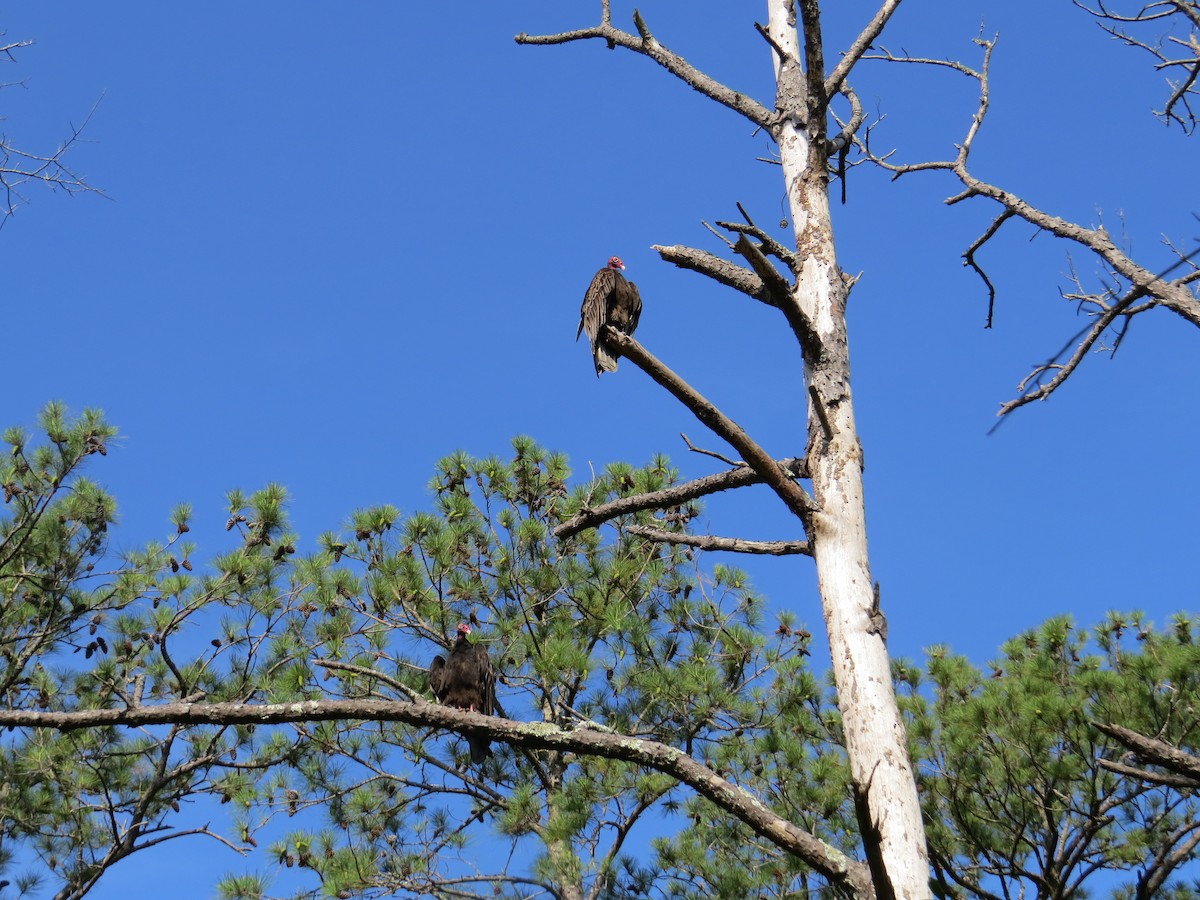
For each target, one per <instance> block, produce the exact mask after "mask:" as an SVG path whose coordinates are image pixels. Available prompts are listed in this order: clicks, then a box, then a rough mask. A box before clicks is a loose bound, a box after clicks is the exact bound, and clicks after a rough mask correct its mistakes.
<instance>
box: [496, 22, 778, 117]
mask: <svg viewBox="0 0 1200 900" xmlns="http://www.w3.org/2000/svg"><path fill="white" fill-rule="evenodd" d="M600 6H601V12H600V24H599V25H594V26H592V27H591V28H578V29H576V30H574V31H563V32H560V33H558V34H525V33H524V32H522V33H521V34H518V35H517V36H516V42H517V43H518V44H568V43H571V42H573V41H586V40H595V39H599V40H602V41H605V42H606V43H607V44H608V46H609V49H613V48H616V47H623V48H624V49H626V50H632V51H633V52H634V53H637V54H640V55H641V56H646V57H649V58H650V59H652V60H654V61H655V62H656V63H658V64H659V65H660V66H662V67H663V68H664V69H666V70H667V71H668V72H670V73H671V74H672V75H674V76H675V77H676V78H678V79H679V80H680V81H682V82H683V83H684V84H686V85H688V87H690V88H692V89H693V90H696V91H699V92H700V93H701V94H703V95H704V96H706V97H708V98H710V99H712V100H715V101H717V102H718V103H720V104H721V105H722V106H725V107H728V108H729V109H731V110H733V111H734V112H736V113H739V114H740V115H742V116H744V117H746V118H747V119H749V120H750V121H751V122H753V123H754V124H755V125H757V126H759V127H760V128H764V129H767V130H770V127H771V123H772V114H771V112H770V110H768V109H767V108H766V107H765V106H763V105H762V104H761V103H759V102H758V101H757V100H755V99H754V98H752V97H748V96H746V95H745V94H743V93H741V92H740V91H735V90H733V89H732V88H730V87H728V86H727V85H724V84H721V82H719V81H717V80H716V79H715V78H712V77H711V76H709V75H706V74H705V73H704V72H701V71H700V70H699V69H697V68H696V67H695V66H693V65H691V64H690V63H689V62H688V61H687V60H686V59H684V58H683V57H682V56H680V55H679V54H677V53H673V52H672V51H670V50H668V49H667V48H666V47H664V46H663V45H662V44H660V43H659V42H658V40H657V39H656V38H655V37H654V35H652V34H651V33H650V29H649V28H648V27H647V25H646V22H645V20H644V19H643V18H642V16H641V14H640V13H638V12H636V11H635V12H634V15H633V19H634V26H635V27H636V28H637V30H638V33H637V34H631V33H630V32H628V31H622V30H621V29H620V28H617V27H615V26H614V25H613V24H612V10H611V8H610V4H609V0H601V3H600Z"/></svg>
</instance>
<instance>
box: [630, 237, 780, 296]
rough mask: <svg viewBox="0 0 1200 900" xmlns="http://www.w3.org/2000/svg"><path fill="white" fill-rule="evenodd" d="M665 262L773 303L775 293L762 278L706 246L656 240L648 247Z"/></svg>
mask: <svg viewBox="0 0 1200 900" xmlns="http://www.w3.org/2000/svg"><path fill="white" fill-rule="evenodd" d="M650 249H651V250H654V251H655V252H657V253H658V255H659V256H661V257H662V258H663V260H664V261H665V262H669V263H673V264H674V265H676V266H679V268H681V269H691V270H692V271H693V272H699V273H700V274H701V275H707V276H708V277H709V278H711V279H712V280H713V281H715V282H717V283H718V284H723V285H725V286H726V287H731V288H733V289H734V290H736V291H741V292H742V293H743V294H745V295H746V296H747V297H753V298H754V299H755V300H757V301H758V302H759V303H765V304H766V305H767V306H775V305H776V304H775V297H774V296H773V295H772V294H771V292H770V291H769V290H767V287H766V285H764V284H763V282H762V279H761V278H759V277H758V276H757V275H756V274H754V272H752V271H750V270H749V269H744V268H742V267H741V266H739V265H737V264H736V263H731V262H730V261H729V260H727V259H721V257H719V256H714V255H713V254H711V253H709V252H708V251H707V250H697V249H696V248H694V247H683V246H680V245H678V244H677V245H675V246H673V247H664V246H662V245H660V244H655V245H653V246H652V247H651V248H650Z"/></svg>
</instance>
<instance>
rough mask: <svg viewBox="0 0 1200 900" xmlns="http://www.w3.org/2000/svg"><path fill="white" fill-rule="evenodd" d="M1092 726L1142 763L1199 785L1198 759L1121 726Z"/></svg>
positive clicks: (1199, 758) (1165, 743)
mask: <svg viewBox="0 0 1200 900" xmlns="http://www.w3.org/2000/svg"><path fill="white" fill-rule="evenodd" d="M1092 726H1093V727H1094V728H1096V729H1098V730H1099V731H1101V732H1102V733H1104V734H1106V735H1108V736H1109V737H1110V738H1113V739H1114V740H1116V741H1119V742H1120V743H1122V744H1124V745H1125V746H1126V747H1127V748H1128V749H1129V750H1130V752H1132V753H1133V755H1134V756H1136V757H1137V758H1138V759H1140V760H1142V761H1143V762H1148V763H1152V764H1153V765H1156V766H1162V767H1163V768H1164V769H1166V770H1167V771H1168V772H1173V773H1174V774H1176V775H1180V776H1182V777H1184V778H1190V779H1191V780H1192V783H1193V784H1200V757H1196V756H1193V755H1192V754H1190V753H1185V752H1183V751H1182V750H1180V749H1179V748H1178V747H1174V746H1172V745H1171V744H1168V743H1167V742H1166V741H1160V740H1158V739H1157V738H1152V737H1147V736H1146V735H1144V734H1139V733H1138V732H1136V731H1133V730H1131V729H1129V728H1125V727H1123V726H1121V725H1114V724H1112V723H1104V722H1093V723H1092Z"/></svg>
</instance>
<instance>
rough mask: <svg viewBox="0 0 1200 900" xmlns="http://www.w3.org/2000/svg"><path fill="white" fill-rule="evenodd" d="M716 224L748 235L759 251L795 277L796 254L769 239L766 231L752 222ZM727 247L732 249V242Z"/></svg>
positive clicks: (797, 267)
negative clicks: (757, 245) (757, 243)
mask: <svg viewBox="0 0 1200 900" xmlns="http://www.w3.org/2000/svg"><path fill="white" fill-rule="evenodd" d="M739 206H740V204H739ZM747 219H749V217H748V216H747ZM717 224H718V225H720V226H721V227H722V228H724V229H725V230H726V231H732V232H734V233H735V234H748V235H750V237H752V238H755V239H756V240H757V241H758V242H759V243H760V244H761V246H760V247H759V249H760V250H761V251H762V252H763V253H767V254H769V255H771V256H774V257H775V258H776V259H777V260H779V261H780V262H782V263H783V264H784V265H785V266H787V267H788V269H790V270H791V272H792V274H793V275H795V274H796V272H797V271H798V270H799V268H800V261H799V259H798V258H797V256H796V254H795V253H794V252H793V251H791V250H789V249H788V248H787V247H785V246H784V245H783V244H781V243H779V241H777V240H775V238H773V237H771V235H769V234H767V232H766V231H764V230H763V229H761V228H759V227H758V226H757V225H755V224H754V223H753V222H747V223H745V224H743V223H741V222H721V221H718V222H717ZM729 246H730V248H732V247H733V246H734V245H733V243H732V242H730V244H729Z"/></svg>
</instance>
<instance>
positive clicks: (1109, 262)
mask: <svg viewBox="0 0 1200 900" xmlns="http://www.w3.org/2000/svg"><path fill="white" fill-rule="evenodd" d="M1165 2H1166V3H1167V4H1168V5H1173V4H1175V2H1176V0H1165ZM1184 2H1185V3H1187V4H1189V5H1191V6H1192V7H1195V6H1196V5H1197V4H1196V3H1195V2H1194V0H1184ZM1148 9H1150V7H1144V8H1143V12H1145V10H1148ZM1093 12H1096V11H1093ZM1098 12H1100V13H1104V14H1106V15H1111V14H1110V13H1108V11H1107V10H1106V9H1105V8H1104V7H1103V6H1102V5H1101V6H1100V7H1099V10H1098ZM975 43H976V44H977V45H978V46H979V47H981V48H982V50H983V62H982V65H981V67H980V68H979V69H978V70H975V69H972V68H970V67H968V66H966V65H964V64H962V63H960V62H956V61H953V60H938V59H928V58H922V57H914V56H908V55H907V54H906V55H903V56H896V55H893V54H892V53H890V52H889V51H887V50H886V49H885V50H883V51H882V54H880V55H872V56H869V57H868V56H864V58H868V59H880V60H884V61H887V62H892V63H896V62H901V63H910V64H918V65H932V66H940V67H945V68H949V69H952V70H954V71H957V72H960V73H961V74H963V75H966V76H968V77H970V78H973V79H975V80H976V81H977V82H978V84H979V104H978V106H977V108H976V110H975V113H974V115H973V116H972V118H971V122H970V125H969V126H968V128H967V132H966V135H965V136H964V138H963V139H962V141H961V142H960V143H959V144H958V145H957V154H956V156H955V158H954V159H952V160H935V161H927V162H918V163H908V164H900V163H894V162H892V161H890V160H889V159H888V158H887V157H881V156H878V155H876V154H873V153H872V152H871V150H870V149H869V148H868V147H867V145H866V143H865V141H856V143H857V146H858V147H859V149H860V150H861V151H862V153H863V156H864V158H865V159H866V160H867V161H869V162H872V163H874V164H875V165H877V166H879V167H880V168H882V169H884V170H886V171H889V172H891V173H892V174H893V177H895V178H899V177H900V176H902V175H908V174H911V173H913V172H918V171H933V170H941V171H949V172H952V173H953V174H954V176H955V177H956V178H957V179H958V181H959V182H960V183H961V185H962V187H963V189H962V190H961V191H960V192H959V193H957V194H955V195H954V196H952V197H949V198H948V199H947V200H946V203H947V204H948V205H953V204H957V203H961V202H963V201H967V200H972V199H975V198H985V199H987V200H991V201H992V202H994V203H996V204H997V205H999V207H1000V212H999V213H998V214H997V216H996V218H994V219H993V220H992V223H991V224H990V225H989V226H988V228H987V229H986V230H985V231H984V232H983V234H982V235H980V236H979V237H978V238H976V239H975V240H974V241H973V242H972V243H971V245H970V246H969V247H968V248H967V250H966V251H965V252H964V253H963V263H964V265H969V266H971V267H972V268H973V269H974V270H975V272H976V273H977V274H978V275H979V277H980V278H981V279H982V281H983V283H984V285H985V287H986V288H987V291H988V315H987V327H991V325H992V322H993V318H994V313H995V288H994V286H993V284H992V282H991V280H990V279H989V278H988V276H987V273H986V272H985V271H984V269H983V267H982V265H981V264H980V262H979V260H978V254H979V251H980V250H981V249H982V248H983V247H984V246H985V245H986V244H987V243H988V242H989V241H990V240H991V239H992V238H993V237H994V236H995V235H996V234H997V233H998V232H999V231H1000V229H1001V228H1002V227H1003V226H1004V225H1005V224H1006V223H1008V222H1010V221H1012V220H1015V219H1020V220H1023V221H1025V222H1027V223H1029V224H1030V225H1032V226H1034V227H1035V228H1037V229H1038V230H1039V231H1044V232H1048V233H1049V234H1052V235H1054V236H1055V237H1059V238H1063V239H1065V240H1068V241H1070V242H1072V243H1074V244H1077V245H1079V246H1081V247H1083V248H1084V249H1086V250H1088V251H1089V252H1090V253H1091V254H1093V255H1094V256H1095V257H1097V258H1099V259H1100V260H1102V261H1103V262H1104V264H1105V266H1106V267H1107V268H1108V270H1109V272H1111V274H1112V276H1113V277H1114V278H1115V279H1117V280H1120V281H1124V282H1125V283H1127V284H1128V289H1127V292H1126V293H1125V295H1124V296H1123V297H1122V298H1121V299H1120V300H1119V301H1115V302H1112V303H1109V302H1106V301H1104V300H1103V299H1102V298H1103V297H1104V296H1105V295H1100V294H1086V293H1085V292H1082V291H1081V292H1080V294H1079V295H1077V298H1078V299H1081V300H1083V299H1086V300H1087V302H1088V305H1089V306H1090V307H1094V315H1095V316H1096V319H1095V321H1094V322H1092V323H1090V324H1089V325H1087V326H1086V327H1085V328H1083V329H1081V330H1080V331H1079V332H1077V333H1076V335H1075V336H1074V337H1072V338H1071V340H1069V341H1068V342H1067V343H1066V344H1065V345H1064V346H1063V348H1062V349H1060V350H1059V351H1058V353H1056V354H1054V355H1053V356H1051V357H1050V358H1049V359H1048V360H1046V362H1044V363H1043V364H1041V365H1040V366H1038V367H1036V368H1035V369H1034V371H1033V372H1032V373H1031V374H1030V375H1029V376H1028V377H1026V379H1025V380H1024V381H1022V383H1021V385H1020V386H1019V387H1018V391H1019V392H1020V393H1021V396H1019V397H1018V398H1016V399H1015V400H1012V401H1010V402H1008V403H1005V404H1003V405H1002V406H1001V408H1000V415H1001V416H1004V415H1006V414H1007V413H1009V412H1012V411H1013V410H1015V409H1017V408H1019V407H1021V406H1024V405H1026V404H1028V403H1031V402H1033V401H1034V400H1042V399H1045V398H1046V397H1048V396H1049V395H1050V394H1051V393H1053V392H1054V391H1055V390H1056V389H1057V388H1058V387H1059V386H1061V385H1062V384H1063V383H1064V382H1065V381H1066V379H1067V378H1069V377H1070V375H1071V374H1072V373H1073V372H1074V371H1075V370H1076V369H1077V368H1078V367H1079V365H1080V364H1081V363H1082V362H1083V360H1084V358H1085V357H1086V355H1087V353H1088V351H1089V350H1091V349H1092V348H1093V347H1096V346H1097V345H1098V344H1099V342H1100V340H1101V338H1102V337H1103V335H1104V333H1105V331H1106V330H1107V329H1108V328H1110V327H1113V326H1114V325H1115V324H1116V323H1118V322H1123V327H1122V328H1121V330H1120V332H1119V333H1118V334H1117V338H1116V341H1115V345H1116V346H1119V344H1120V342H1121V340H1122V339H1123V338H1124V335H1125V333H1126V332H1125V329H1127V327H1128V324H1129V321H1130V318H1131V317H1132V316H1134V315H1138V314H1140V313H1142V312H1146V311H1148V310H1149V309H1152V308H1154V307H1157V306H1161V307H1165V308H1167V309H1169V310H1171V311H1172V312H1174V313H1176V314H1177V315H1179V316H1180V317H1181V318H1183V319H1185V320H1186V321H1188V322H1190V323H1191V324H1193V325H1195V326H1197V327H1200V297H1198V296H1197V294H1196V290H1195V287H1194V284H1193V281H1194V276H1195V275H1196V271H1197V270H1196V267H1195V266H1192V270H1191V271H1189V272H1188V273H1187V274H1186V275H1185V276H1184V277H1182V278H1178V279H1175V280H1168V279H1167V275H1169V274H1170V272H1171V271H1173V270H1174V269H1175V268H1178V266H1179V265H1182V264H1184V263H1186V262H1188V261H1189V257H1188V256H1185V255H1184V254H1182V253H1179V251H1176V253H1177V255H1178V256H1179V258H1180V261H1179V262H1178V263H1176V265H1175V266H1172V267H1171V268H1170V269H1168V270H1167V271H1165V272H1162V273H1157V274H1156V273H1155V272H1154V271H1152V270H1150V269H1147V268H1145V267H1144V266H1142V265H1139V264H1138V263H1136V262H1134V260H1132V259H1131V258H1130V257H1129V256H1128V255H1127V254H1126V253H1125V252H1124V251H1123V250H1122V249H1121V248H1120V247H1118V246H1117V245H1116V244H1115V243H1114V241H1113V240H1112V238H1111V237H1110V236H1109V234H1108V232H1107V231H1106V230H1105V228H1104V227H1103V226H1098V227H1096V228H1085V227H1083V226H1080V225H1077V224H1075V223H1073V222H1069V221H1067V220H1065V219H1062V218H1060V217H1058V216H1055V215H1052V214H1050V213H1048V212H1046V211H1044V210H1041V209H1039V208H1037V207H1035V206H1033V205H1032V204H1030V203H1028V202H1027V201H1026V200H1025V199H1024V198H1022V197H1020V196H1019V195H1017V194H1014V193H1012V192H1011V191H1007V190H1005V189H1003V188H1001V187H999V186H997V185H995V184H992V183H990V182H987V181H983V180H982V179H979V178H977V177H975V175H974V174H973V173H972V172H971V170H970V167H969V162H970V154H971V150H972V148H973V145H974V141H975V138H976V137H977V136H978V134H979V131H980V128H981V126H982V124H983V121H984V117H985V116H986V115H987V111H988V108H989V104H990V87H989V78H990V72H991V58H992V53H993V51H994V49H995V46H996V41H995V39H992V40H987V39H984V38H983V37H978V38H976V39H975ZM1108 293H1112V295H1113V297H1114V298H1115V293H1113V292H1112V291H1111V289H1110V290H1109V291H1106V294H1108ZM1138 301H1145V302H1143V303H1138ZM1135 304H1137V305H1135ZM1076 341H1079V343H1078V344H1077V345H1076ZM1068 353H1070V356H1069V358H1065V357H1067V354H1068ZM1064 358H1065V359H1064ZM1051 374H1053V377H1050V378H1049V380H1046V381H1044V382H1043V378H1045V377H1047V376H1050V375H1051ZM1030 383H1034V384H1036V385H1037V387H1036V389H1035V390H1029V391H1028V392H1027V388H1028V385H1029V384H1030Z"/></svg>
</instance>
